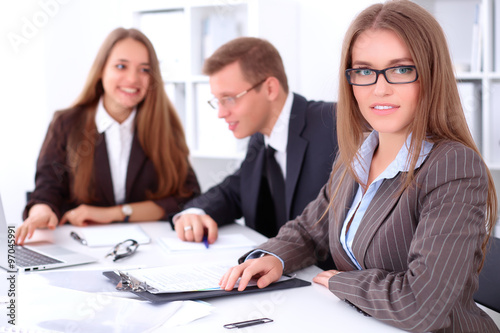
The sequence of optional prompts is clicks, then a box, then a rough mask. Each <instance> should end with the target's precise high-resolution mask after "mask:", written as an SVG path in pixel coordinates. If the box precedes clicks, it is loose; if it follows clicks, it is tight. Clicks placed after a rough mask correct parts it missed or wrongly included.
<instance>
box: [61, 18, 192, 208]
mask: <svg viewBox="0 0 500 333" xmlns="http://www.w3.org/2000/svg"><path fill="white" fill-rule="evenodd" d="M126 38H132V39H134V40H136V41H138V42H140V43H142V44H143V45H144V46H145V47H146V48H147V50H148V54H149V65H150V72H149V73H150V75H151V81H150V85H149V88H148V91H147V93H146V96H145V98H144V100H143V101H141V102H140V103H139V104H138V105H137V116H136V119H135V126H136V131H137V132H136V135H137V137H138V139H139V142H140V144H141V146H142V149H143V150H144V152H145V154H146V156H147V157H148V158H149V159H150V160H151V161H152V162H153V164H154V166H155V171H156V174H157V177H158V187H157V190H156V192H155V193H147V194H146V195H147V197H148V198H149V199H155V198H161V197H164V196H167V195H178V196H181V197H187V196H189V195H190V194H191V193H189V192H188V191H187V190H186V189H185V188H184V183H185V181H186V178H187V176H188V172H189V162H188V155H189V149H188V147H187V144H186V140H185V136H184V130H183V128H182V124H181V122H180V119H179V117H178V115H177V112H176V111H175V109H174V106H173V105H172V103H171V102H170V100H169V98H168V97H167V94H166V92H165V89H164V86H163V80H162V77H161V73H160V66H159V62H158V58H157V56H156V52H155V50H154V48H153V45H152V44H151V42H150V41H149V39H148V38H147V37H146V36H145V35H144V34H143V33H142V32H140V31H139V30H137V29H124V28H117V29H115V30H113V31H112V32H111V33H110V34H109V35H108V37H107V38H106V39H105V40H104V42H103V44H102V45H101V48H100V49H99V52H98V53H97V56H96V58H95V60H94V63H93V65H92V67H91V69H90V72H89V74H88V77H87V81H86V83H85V85H84V87H83V90H82V92H81V94H80V96H79V97H78V98H77V100H76V101H75V103H74V105H73V107H75V108H79V109H80V115H79V118H80V120H81V122H80V124H81V125H78V124H76V126H78V127H80V128H77V130H73V131H72V132H71V134H70V137H69V139H68V165H69V166H70V168H71V171H72V172H71V176H72V177H73V187H72V189H71V192H72V196H73V198H74V199H76V200H78V201H80V202H84V203H85V202H89V201H91V200H92V197H93V191H94V183H93V182H94V180H93V176H92V175H93V173H94V172H93V171H94V170H93V165H94V148H95V145H96V138H97V135H96V134H97V129H96V124H95V120H94V119H95V112H96V107H97V104H98V102H99V99H100V98H101V96H102V95H103V93H104V89H103V85H102V72H103V69H104V66H105V64H106V61H107V60H108V57H109V54H110V53H111V50H112V49H113V47H114V46H115V45H116V43H117V42H119V41H121V40H123V39H126Z"/></svg>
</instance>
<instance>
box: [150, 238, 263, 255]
mask: <svg viewBox="0 0 500 333" xmlns="http://www.w3.org/2000/svg"><path fill="white" fill-rule="evenodd" d="M158 243H159V244H160V246H161V247H162V248H163V249H165V250H166V251H167V252H172V251H207V250H226V249H234V248H244V247H248V248H254V247H255V246H256V245H257V244H256V243H255V242H254V241H252V240H250V239H249V238H248V237H246V236H244V235H241V234H232V235H219V238H217V241H216V242H215V243H214V244H210V245H209V247H208V249H207V248H206V247H205V244H204V243H195V242H184V241H181V240H180V239H179V238H178V237H177V234H173V235H171V236H169V237H161V238H159V239H158Z"/></svg>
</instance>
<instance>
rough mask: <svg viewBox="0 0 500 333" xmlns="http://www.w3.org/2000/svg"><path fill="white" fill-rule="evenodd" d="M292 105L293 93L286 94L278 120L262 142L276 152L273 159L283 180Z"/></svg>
mask: <svg viewBox="0 0 500 333" xmlns="http://www.w3.org/2000/svg"><path fill="white" fill-rule="evenodd" d="M292 104H293V93H291V92H288V96H287V97H286V101H285V104H284V105H283V109H281V112H280V115H279V117H278V120H276V123H275V124H274V127H273V130H272V131H271V135H270V136H266V135H264V142H265V144H266V147H267V146H271V147H273V148H274V150H276V153H274V158H275V159H276V162H278V164H279V166H280V168H281V172H282V173H283V178H284V179H286V156H287V155H286V154H287V151H286V148H287V145H288V127H289V125H290V114H291V113H292Z"/></svg>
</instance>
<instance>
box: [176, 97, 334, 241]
mask: <svg viewBox="0 0 500 333" xmlns="http://www.w3.org/2000/svg"><path fill="white" fill-rule="evenodd" d="M335 112H336V109H335V105H334V104H333V103H325V102H314V101H307V100H306V99H305V98H304V97H302V96H300V95H297V94H294V99H293V105H292V111H291V114H290V124H289V127H288V145H287V170H286V181H285V193H286V198H285V199H286V213H287V220H291V219H294V218H295V217H296V216H298V215H300V214H301V213H302V211H303V209H304V208H305V207H306V205H307V204H308V203H309V202H310V201H312V200H314V199H315V198H316V196H317V194H318V192H319V190H320V189H321V187H322V186H323V185H324V184H325V183H326V182H327V181H328V177H329V175H330V172H331V168H332V164H333V161H334V159H335V156H336V153H337V135H336V126H335V119H336V118H335ZM264 159H265V144H264V137H263V135H262V134H260V133H256V134H254V135H252V137H251V138H250V142H249V144H248V150H247V154H246V157H245V159H244V161H243V162H242V164H241V166H240V168H239V169H238V170H237V171H236V172H235V173H234V174H232V175H230V176H228V177H227V178H226V179H225V180H224V181H223V182H222V183H221V184H219V185H216V186H214V187H212V188H211V189H209V190H208V191H207V192H206V193H204V194H203V195H201V196H199V197H197V198H195V199H193V200H191V201H189V202H188V203H187V204H186V206H185V207H184V208H190V207H196V208H201V209H203V210H204V211H205V212H206V213H207V214H208V215H210V216H211V217H212V218H213V219H214V220H215V221H216V222H217V223H218V224H219V226H220V225H225V224H228V223H232V222H234V220H235V219H239V218H241V217H244V218H245V224H246V225H247V226H248V227H250V228H252V229H255V230H257V231H259V232H262V231H261V227H260V226H261V225H262V224H261V223H262V221H264V222H265V223H274V224H277V228H276V230H277V229H278V228H279V227H280V226H281V225H282V224H283V223H284V222H279V223H278V222H277V221H276V219H275V217H274V213H273V212H272V211H271V212H269V211H266V208H265V205H261V203H262V202H259V200H260V201H263V200H262V199H264V198H262V186H261V185H262V181H261V180H262V177H263V173H264V170H263V167H264Z"/></svg>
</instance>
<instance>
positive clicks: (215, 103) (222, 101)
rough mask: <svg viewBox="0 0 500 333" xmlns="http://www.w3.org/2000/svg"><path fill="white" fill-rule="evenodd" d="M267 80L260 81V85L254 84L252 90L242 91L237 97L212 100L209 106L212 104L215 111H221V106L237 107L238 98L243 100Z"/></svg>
mask: <svg viewBox="0 0 500 333" xmlns="http://www.w3.org/2000/svg"><path fill="white" fill-rule="evenodd" d="M266 80H267V78H265V79H264V80H262V81H259V82H258V83H256V84H254V85H253V86H251V87H250V88H248V89H247V90H245V91H242V92H240V93H239V94H237V95H235V96H225V97H221V98H220V99H219V98H216V97H214V98H212V99H211V100H209V101H208V104H210V106H211V107H212V108H214V109H215V110H217V109H219V105H222V106H224V107H226V108H230V107H233V106H235V105H236V100H237V99H238V98H241V97H243V96H245V95H246V94H248V93H249V92H250V91H251V90H252V89H255V88H257V87H258V86H260V85H261V84H262V83H264V82H266Z"/></svg>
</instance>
